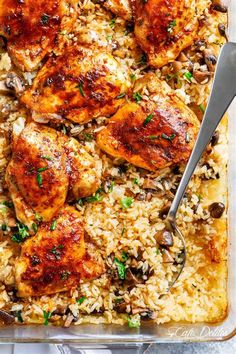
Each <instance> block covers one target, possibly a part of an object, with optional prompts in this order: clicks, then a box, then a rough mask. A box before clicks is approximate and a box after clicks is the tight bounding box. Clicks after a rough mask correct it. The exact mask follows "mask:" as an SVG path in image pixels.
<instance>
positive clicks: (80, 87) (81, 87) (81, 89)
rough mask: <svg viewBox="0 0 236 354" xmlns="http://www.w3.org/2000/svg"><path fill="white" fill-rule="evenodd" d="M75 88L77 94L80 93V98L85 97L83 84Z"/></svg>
mask: <svg viewBox="0 0 236 354" xmlns="http://www.w3.org/2000/svg"><path fill="white" fill-rule="evenodd" d="M76 87H77V88H78V89H79V92H80V94H81V96H83V97H85V93H84V89H83V84H82V83H81V82H80V83H79V85H77V86H76Z"/></svg>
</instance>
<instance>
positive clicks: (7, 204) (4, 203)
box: [1, 200, 14, 209]
mask: <svg viewBox="0 0 236 354" xmlns="http://www.w3.org/2000/svg"><path fill="white" fill-rule="evenodd" d="M1 204H2V205H5V206H6V207H8V208H9V209H12V208H13V206H14V204H13V203H12V202H9V201H8V200H4V201H3V202H1Z"/></svg>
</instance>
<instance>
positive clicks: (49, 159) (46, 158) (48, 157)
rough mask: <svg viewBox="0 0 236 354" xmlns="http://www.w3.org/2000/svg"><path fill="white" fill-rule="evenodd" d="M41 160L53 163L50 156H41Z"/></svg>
mask: <svg viewBox="0 0 236 354" xmlns="http://www.w3.org/2000/svg"><path fill="white" fill-rule="evenodd" d="M41 158H42V159H44V160H48V161H53V158H52V157H51V156H48V155H43V156H41Z"/></svg>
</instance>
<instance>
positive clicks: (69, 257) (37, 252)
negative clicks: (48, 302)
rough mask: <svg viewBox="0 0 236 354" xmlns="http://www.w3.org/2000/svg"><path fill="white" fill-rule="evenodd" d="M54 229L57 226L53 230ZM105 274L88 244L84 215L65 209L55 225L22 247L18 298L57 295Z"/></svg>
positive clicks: (17, 266)
mask: <svg viewBox="0 0 236 354" xmlns="http://www.w3.org/2000/svg"><path fill="white" fill-rule="evenodd" d="M52 225H53V226H52ZM103 272H104V264H103V261H102V259H101V257H100V256H99V255H97V254H96V252H95V250H94V248H93V245H92V244H89V243H88V244H87V245H86V244H85V241H84V225H83V222H82V218H81V215H80V213H79V212H78V211H77V210H75V209H74V208H73V207H70V206H65V207H64V208H63V209H61V211H60V213H59V214H58V215H57V216H56V217H55V218H54V220H53V223H44V224H42V225H41V226H40V228H39V229H38V232H37V234H36V235H35V236H34V237H32V238H30V239H28V240H26V241H25V243H24V244H23V245H22V249H21V255H20V257H19V259H18V261H17V262H16V264H15V274H16V284H17V289H18V296H20V297H25V296H38V295H46V294H53V293H57V292H61V291H65V290H68V289H71V288H73V287H76V286H77V285H78V284H79V282H80V280H91V279H93V278H96V277H99V276H100V275H101V274H102V273H103Z"/></svg>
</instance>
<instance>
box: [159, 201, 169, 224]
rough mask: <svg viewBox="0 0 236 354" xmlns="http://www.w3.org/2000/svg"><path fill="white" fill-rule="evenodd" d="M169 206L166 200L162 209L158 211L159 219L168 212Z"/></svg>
mask: <svg viewBox="0 0 236 354" xmlns="http://www.w3.org/2000/svg"><path fill="white" fill-rule="evenodd" d="M170 206H171V203H170V202H168V203H167V204H166V205H165V206H164V207H163V208H162V209H161V211H160V212H159V217H160V219H162V220H164V219H165V218H166V217H167V215H168V213H169V210H170Z"/></svg>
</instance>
